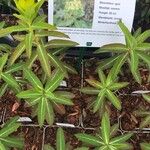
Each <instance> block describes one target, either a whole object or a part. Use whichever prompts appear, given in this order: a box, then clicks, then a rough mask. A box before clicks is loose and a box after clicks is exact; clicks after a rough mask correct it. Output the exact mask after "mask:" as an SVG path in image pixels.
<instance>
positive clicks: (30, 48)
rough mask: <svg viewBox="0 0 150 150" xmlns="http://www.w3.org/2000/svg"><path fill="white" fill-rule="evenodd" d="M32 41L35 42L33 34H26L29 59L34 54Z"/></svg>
mask: <svg viewBox="0 0 150 150" xmlns="http://www.w3.org/2000/svg"><path fill="white" fill-rule="evenodd" d="M32 41H33V32H32V31H30V33H28V34H26V37H25V46H26V54H27V56H28V58H30V57H31V54H32Z"/></svg>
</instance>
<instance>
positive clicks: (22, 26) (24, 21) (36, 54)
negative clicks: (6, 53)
mask: <svg viewBox="0 0 150 150" xmlns="http://www.w3.org/2000/svg"><path fill="white" fill-rule="evenodd" d="M43 2H44V0H40V1H39V2H34V0H30V1H29V2H28V3H27V2H26V1H24V0H15V3H16V6H17V9H18V12H19V14H14V16H15V17H16V18H18V19H19V21H18V25H16V26H11V27H7V28H2V29H1V30H0V37H3V36H6V35H8V34H11V33H13V32H14V33H18V32H19V34H15V35H14V38H16V40H18V41H19V42H20V43H19V44H18V46H17V47H16V48H15V50H14V51H12V52H11V55H10V58H9V62H8V64H7V65H9V66H11V65H12V64H14V63H15V62H16V61H18V60H19V58H21V56H24V58H25V61H28V64H29V65H28V67H30V68H31V67H32V65H33V63H34V62H35V60H37V59H38V60H39V61H40V62H41V66H42V69H43V70H44V72H45V74H46V75H47V76H48V77H50V75H51V66H55V67H59V68H60V69H61V70H63V71H65V69H66V67H64V66H63V65H62V63H61V61H60V60H59V58H58V57H56V56H55V55H58V53H59V52H60V49H59V50H58V49H57V48H62V47H67V46H68V47H69V46H70V47H71V46H75V45H77V43H76V42H73V41H70V40H61V39H53V40H50V41H48V42H46V40H45V38H46V37H48V36H51V37H65V38H69V37H68V36H67V35H65V34H64V33H61V32H59V31H57V29H56V27H54V26H52V25H50V24H48V23H47V22H46V21H45V18H46V16H45V15H42V16H39V15H38V11H39V9H40V7H41V6H42V4H43ZM50 48H51V49H52V48H56V50H55V51H53V52H50V51H48V50H49V49H50ZM24 52H25V53H24Z"/></svg>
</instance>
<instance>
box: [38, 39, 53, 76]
mask: <svg viewBox="0 0 150 150" xmlns="http://www.w3.org/2000/svg"><path fill="white" fill-rule="evenodd" d="M37 54H38V59H39V60H40V62H41V66H42V68H43V70H44V72H45V73H46V75H47V76H48V77H50V75H51V68H50V64H49V60H48V53H47V51H46V49H45V48H44V45H43V43H42V42H40V43H38V44H37Z"/></svg>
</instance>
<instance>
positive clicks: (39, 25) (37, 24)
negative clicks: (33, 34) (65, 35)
mask: <svg viewBox="0 0 150 150" xmlns="http://www.w3.org/2000/svg"><path fill="white" fill-rule="evenodd" d="M32 29H33V30H41V29H47V30H55V29H56V27H55V26H53V25H50V24H48V23H46V22H34V23H33V24H32Z"/></svg>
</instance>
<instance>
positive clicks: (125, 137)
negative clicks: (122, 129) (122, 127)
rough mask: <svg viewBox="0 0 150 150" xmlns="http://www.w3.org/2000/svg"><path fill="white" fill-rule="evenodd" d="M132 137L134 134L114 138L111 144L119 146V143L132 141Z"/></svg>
mask: <svg viewBox="0 0 150 150" xmlns="http://www.w3.org/2000/svg"><path fill="white" fill-rule="evenodd" d="M132 135H133V134H132V133H128V134H125V135H120V136H117V137H114V138H113V139H111V141H110V144H118V143H123V142H126V141H127V140H128V139H130V137H131V136H132Z"/></svg>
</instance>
